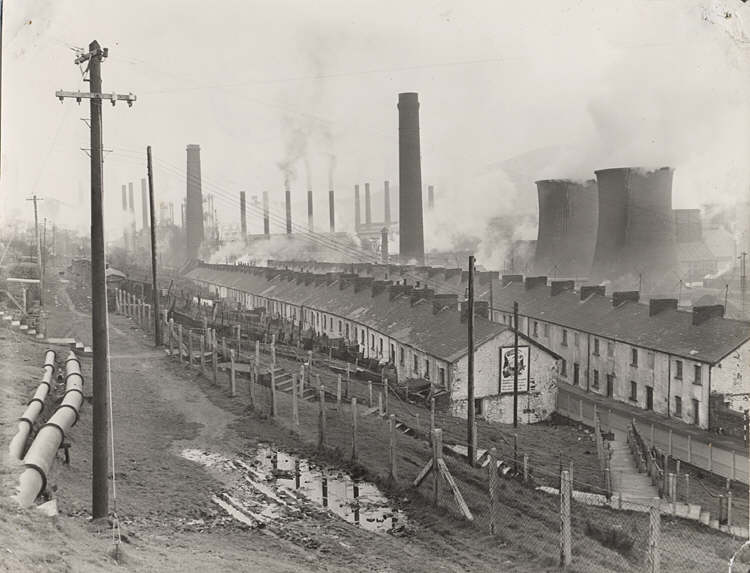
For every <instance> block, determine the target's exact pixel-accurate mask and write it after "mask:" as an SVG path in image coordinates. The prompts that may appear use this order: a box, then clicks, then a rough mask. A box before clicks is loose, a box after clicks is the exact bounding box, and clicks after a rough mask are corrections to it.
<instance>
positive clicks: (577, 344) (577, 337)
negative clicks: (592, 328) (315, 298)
mask: <svg viewBox="0 0 750 573" xmlns="http://www.w3.org/2000/svg"><path fill="white" fill-rule="evenodd" d="M579 338H580V337H579V336H578V333H577V332H574V333H573V344H574V345H575V347H576V348H578V347H579V346H580V345H581V341H580V340H579Z"/></svg>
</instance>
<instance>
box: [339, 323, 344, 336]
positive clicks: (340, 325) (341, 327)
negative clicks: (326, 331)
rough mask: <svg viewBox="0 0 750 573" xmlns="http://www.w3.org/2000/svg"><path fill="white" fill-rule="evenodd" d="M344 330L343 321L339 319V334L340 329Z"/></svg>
mask: <svg viewBox="0 0 750 573" xmlns="http://www.w3.org/2000/svg"><path fill="white" fill-rule="evenodd" d="M342 330H344V325H343V323H342V322H341V321H340V320H339V334H341V331H342Z"/></svg>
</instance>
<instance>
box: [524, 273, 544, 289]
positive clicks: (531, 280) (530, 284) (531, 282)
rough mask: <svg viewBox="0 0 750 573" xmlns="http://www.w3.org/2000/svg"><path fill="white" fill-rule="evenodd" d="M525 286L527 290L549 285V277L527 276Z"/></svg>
mask: <svg viewBox="0 0 750 573" xmlns="http://www.w3.org/2000/svg"><path fill="white" fill-rule="evenodd" d="M524 286H525V288H526V290H531V289H533V288H536V287H538V286H547V277H545V276H540V277H526V280H525V281H524Z"/></svg>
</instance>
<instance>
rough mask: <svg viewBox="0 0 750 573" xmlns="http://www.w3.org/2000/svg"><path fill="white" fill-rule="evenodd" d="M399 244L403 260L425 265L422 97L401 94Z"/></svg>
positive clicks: (399, 114)
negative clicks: (420, 109) (421, 129)
mask: <svg viewBox="0 0 750 573" xmlns="http://www.w3.org/2000/svg"><path fill="white" fill-rule="evenodd" d="M398 185H399V217H398V218H399V225H398V227H399V244H400V253H399V255H400V257H401V260H402V261H404V262H406V261H409V260H410V259H416V260H417V264H420V265H421V264H424V228H423V223H422V163H421V159H420V150H419V98H418V96H417V94H416V93H400V94H398Z"/></svg>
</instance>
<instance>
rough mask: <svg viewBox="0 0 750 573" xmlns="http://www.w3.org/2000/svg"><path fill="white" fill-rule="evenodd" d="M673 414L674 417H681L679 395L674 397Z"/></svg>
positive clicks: (680, 399)
mask: <svg viewBox="0 0 750 573" xmlns="http://www.w3.org/2000/svg"><path fill="white" fill-rule="evenodd" d="M674 416H675V418H682V398H681V397H680V396H675V397H674Z"/></svg>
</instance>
